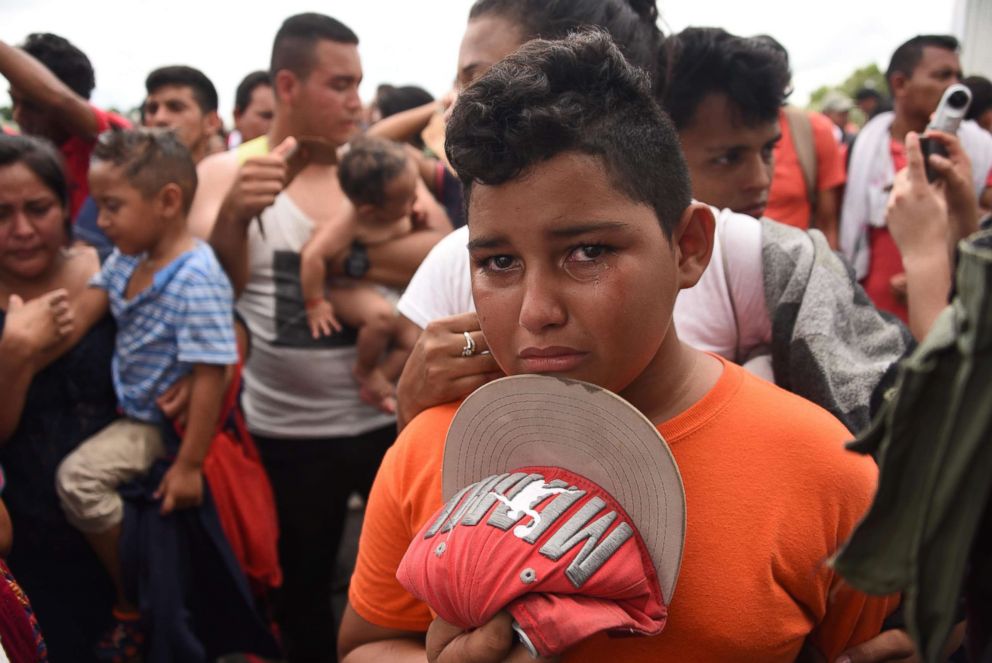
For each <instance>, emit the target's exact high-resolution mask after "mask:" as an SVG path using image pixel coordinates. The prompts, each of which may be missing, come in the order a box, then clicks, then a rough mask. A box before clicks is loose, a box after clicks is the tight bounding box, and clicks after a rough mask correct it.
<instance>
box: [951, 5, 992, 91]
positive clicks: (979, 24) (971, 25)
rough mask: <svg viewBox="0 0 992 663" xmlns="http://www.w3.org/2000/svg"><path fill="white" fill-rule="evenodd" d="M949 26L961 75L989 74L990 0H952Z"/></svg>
mask: <svg viewBox="0 0 992 663" xmlns="http://www.w3.org/2000/svg"><path fill="white" fill-rule="evenodd" d="M953 26H954V27H953V30H954V34H955V35H956V36H957V37H958V39H960V40H961V43H962V49H961V68H962V69H963V70H964V74H965V76H971V75H973V74H978V75H981V76H985V77H986V78H992V40H990V39H989V35H992V0H956V2H955V5H954V24H953Z"/></svg>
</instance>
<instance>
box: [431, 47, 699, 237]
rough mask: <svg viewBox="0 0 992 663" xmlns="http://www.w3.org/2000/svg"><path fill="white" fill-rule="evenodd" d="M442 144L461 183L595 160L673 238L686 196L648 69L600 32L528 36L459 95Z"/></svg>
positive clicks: (680, 160) (468, 188)
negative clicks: (570, 160)
mask: <svg viewBox="0 0 992 663" xmlns="http://www.w3.org/2000/svg"><path fill="white" fill-rule="evenodd" d="M445 151H446V152H447V154H448V159H449V161H450V162H451V164H452V166H454V168H455V170H456V171H457V173H458V176H459V177H460V178H461V181H462V183H463V185H464V187H465V200H466V203H468V201H469V200H470V198H471V193H472V186H473V185H474V184H484V185H500V184H504V183H506V182H509V181H511V180H514V179H516V178H518V177H520V176H521V175H523V174H524V173H526V172H527V171H528V170H529V169H531V168H533V167H534V166H537V165H538V164H540V163H542V162H544V161H547V160H548V159H551V158H553V157H555V156H557V155H559V154H563V153H566V152H577V153H580V154H586V155H590V156H592V157H594V158H596V159H599V160H600V162H601V163H602V165H603V168H604V170H605V171H606V173H607V175H608V177H609V178H610V180H611V183H612V184H613V186H615V187H616V188H617V189H618V190H619V191H621V192H623V193H624V195H626V196H627V197H628V198H630V199H631V200H633V201H635V202H637V203H643V204H645V205H647V206H649V207H651V208H652V209H654V211H655V214H656V215H657V217H658V221H659V223H660V224H661V227H662V230H664V232H665V234H666V236H668V237H671V234H672V231H673V230H674V228H675V227H676V226H677V225H678V222H679V219H680V218H681V216H682V212H683V211H684V210H685V208H686V207H687V206H688V205H689V202H690V201H691V193H690V192H691V188H690V184H689V174H688V171H687V169H686V164H685V158H684V157H683V155H682V149H681V147H680V146H679V139H678V135H677V134H676V133H675V129H674V127H673V126H672V123H671V122H670V121H669V119H668V117H667V116H666V115H665V114H664V112H662V110H661V109H660V108H659V107H658V105H657V104H656V103H655V101H654V99H653V98H652V96H651V88H650V83H649V81H648V77H647V75H646V73H645V72H644V71H643V70H642V69H639V68H637V67H634V66H632V65H631V64H629V63H628V62H627V61H626V60H625V59H624V57H623V55H622V54H621V53H620V51H619V50H618V49H617V47H616V46H615V45H614V44H613V42H612V41H611V40H610V37H609V35H607V34H606V33H604V32H602V31H594V32H584V33H582V34H574V35H572V36H570V37H568V38H567V39H564V40H559V41H546V40H535V41H531V42H528V43H527V44H525V45H524V46H523V47H521V48H520V50H518V51H517V52H516V53H515V54H513V55H510V56H509V57H507V58H505V59H503V60H502V61H501V62H499V63H497V64H496V65H495V66H493V67H492V69H490V70H489V72H487V73H486V74H485V75H484V76H482V77H481V78H479V79H478V80H477V81H475V82H474V83H473V84H472V85H470V86H469V87H468V88H467V89H466V90H465V91H464V92H462V94H461V95H460V96H459V99H458V103H456V104H455V107H454V111H453V113H452V116H451V119H450V120H449V122H448V126H447V130H446V132H445Z"/></svg>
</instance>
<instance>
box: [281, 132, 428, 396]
mask: <svg viewBox="0 0 992 663" xmlns="http://www.w3.org/2000/svg"><path fill="white" fill-rule="evenodd" d="M418 176H419V175H418V173H417V169H416V164H415V163H414V162H413V160H412V159H410V158H409V157H408V155H407V153H406V151H405V148H404V147H403V146H402V145H400V144H399V143H394V142H392V141H389V140H385V139H381V138H369V137H363V138H358V139H355V140H354V141H353V142H352V143H351V146H350V149H349V150H348V151H347V152H346V153H345V155H344V156H343V157H342V158H341V162H340V164H339V165H338V177H339V179H340V181H341V189H342V190H343V191H344V193H345V195H347V196H348V199H349V200H350V201H351V205H350V206H349V207H348V209H347V210H346V212H345V213H343V214H341V215H340V216H339V217H338V218H337V219H335V220H334V221H332V222H329V223H326V224H324V225H322V226H321V227H320V228H319V229H318V230H317V232H316V233H315V234H314V235H313V237H311V238H310V241H309V242H307V244H306V245H305V246H304V247H303V252H302V256H301V260H300V284H301V286H302V289H303V298H304V302H305V304H306V311H307V321H308V323H309V326H310V332H311V333H312V334H313V337H314V338H319V337H320V336H322V335H324V336H329V335H331V334H332V333H333V332H335V331H340V330H341V323H342V322H344V323H345V324H347V325H349V326H351V327H354V328H356V329H357V330H358V341H357V349H358V360H357V361H356V363H355V367H354V370H353V373H354V376H355V379H357V380H358V381H359V383H361V385H362V391H363V393H364V396H365V398H366V400H369V401H371V402H374V403H376V404H378V405H379V406H380V407H381V408H382V409H384V410H386V411H389V412H392V411H395V407H396V402H395V397H394V386H393V385H394V383H395V381H396V378H398V377H399V373H400V371H401V370H402V369H403V363H404V362H405V361H406V357H407V355H408V354H409V352H410V350H411V349H412V347H413V345H414V343H416V340H417V339H416V337H415V336H414V337H413V338H407V339H404V338H402V336H403V334H401V333H400V330H401V326H400V325H398V324H397V322H398V318H397V314H396V310H395V307H394V305H393V302H391V301H390V300H389V299H387V297H386V296H384V293H383V289H382V287H381V286H379V285H377V284H375V283H371V282H367V281H362V280H359V279H360V278H361V276H362V275H363V272H364V271H365V269H367V267H368V265H367V263H366V264H365V265H364V268H363V266H362V265H361V264H357V263H360V262H361V261H360V259H359V260H358V261H354V260H351V261H346V263H345V272H346V273H347V274H349V276H350V277H354V278H349V277H344V278H337V277H335V278H334V279H333V280H331V281H328V279H327V265H328V263H329V262H330V261H333V260H335V259H336V258H339V257H341V256H342V255H344V254H348V253H349V252H350V254H351V256H353V257H354V256H355V255H356V251H355V250H354V249H356V248H357V249H358V251H357V255H359V256H360V255H362V252H361V249H362V248H363V247H367V246H370V245H374V244H379V243H381V242H386V241H389V240H392V239H395V238H397V237H400V236H402V235H407V234H409V233H410V232H411V231H412V230H413V225H414V219H413V218H412V215H413V210H414V203H415V201H416V197H417V178H418ZM350 262H356V264H349V263H350Z"/></svg>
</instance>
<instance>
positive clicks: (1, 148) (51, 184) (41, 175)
mask: <svg viewBox="0 0 992 663" xmlns="http://www.w3.org/2000/svg"><path fill="white" fill-rule="evenodd" d="M19 163H20V164H24V166H25V167H26V168H27V169H28V170H30V171H31V172H32V173H34V175H35V177H37V178H38V179H39V180H41V183H42V184H44V185H45V187H47V188H48V189H49V190H50V191H51V192H52V193H53V194H55V197H56V198H57V199H58V201H59V204H60V205H61V206H62V208H63V209H65V210H66V219H67V221H68V215H69V186H68V184H67V183H66V179H65V170H64V169H63V167H62V156H61V155H60V154H59V152H58V150H56V149H55V147H54V146H53V145H52V144H51V143H50V142H48V141H47V140H44V139H41V138H35V137H33V136H8V135H7V134H3V133H0V168H6V167H7V166H14V165H17V164H19ZM66 227H67V228H70V227H71V223H67V226H66Z"/></svg>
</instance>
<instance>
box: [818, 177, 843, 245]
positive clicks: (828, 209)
mask: <svg viewBox="0 0 992 663" xmlns="http://www.w3.org/2000/svg"><path fill="white" fill-rule="evenodd" d="M838 192H839V189H827V190H825V191H821V192H820V193H819V196H818V197H817V203H816V209H815V210H814V211H813V227H814V228H816V229H817V230H819V231H820V232H822V233H823V234H824V236H825V237H826V238H827V243H828V244H830V248H832V249H833V250H835V251H836V250H837V248H838V241H839V238H838V229H839V225H840V224H839V223H838V220H837V216H838V210H837V208H838V204H837V200H838Z"/></svg>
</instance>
